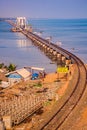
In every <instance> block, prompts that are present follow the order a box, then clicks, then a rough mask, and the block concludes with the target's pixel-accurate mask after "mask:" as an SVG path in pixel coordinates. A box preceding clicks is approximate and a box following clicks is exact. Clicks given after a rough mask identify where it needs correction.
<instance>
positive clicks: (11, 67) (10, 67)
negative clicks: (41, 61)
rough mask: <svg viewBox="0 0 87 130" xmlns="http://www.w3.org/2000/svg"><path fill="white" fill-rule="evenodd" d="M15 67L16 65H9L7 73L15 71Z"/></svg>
mask: <svg viewBox="0 0 87 130" xmlns="http://www.w3.org/2000/svg"><path fill="white" fill-rule="evenodd" d="M16 67H17V66H16V65H14V64H12V63H11V64H10V65H9V66H8V70H9V72H11V71H14V70H16Z"/></svg>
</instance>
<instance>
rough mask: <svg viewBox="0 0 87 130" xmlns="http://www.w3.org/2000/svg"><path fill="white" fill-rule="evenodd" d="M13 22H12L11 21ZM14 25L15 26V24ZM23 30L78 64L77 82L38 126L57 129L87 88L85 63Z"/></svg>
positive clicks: (36, 40)
mask: <svg viewBox="0 0 87 130" xmlns="http://www.w3.org/2000/svg"><path fill="white" fill-rule="evenodd" d="M10 24H11V23H10ZM13 26H15V25H14V24H13ZM21 32H22V33H23V34H24V35H26V36H27V37H28V38H30V39H31V40H32V41H33V42H41V43H43V45H46V46H48V47H50V48H52V49H53V50H54V51H56V52H58V53H61V54H62V55H64V56H66V57H67V58H68V59H71V61H72V63H74V64H75V65H76V72H77V77H76V79H74V80H75V82H73V84H72V89H71V91H70V93H69V94H68V96H67V97H66V98H65V100H64V101H63V102H62V103H61V105H60V106H58V107H57V106H56V107H55V108H54V111H53V113H52V114H51V115H49V117H48V118H46V119H45V120H44V121H43V122H42V123H41V124H40V125H39V126H38V127H37V128H36V130H57V129H59V128H60V127H61V126H62V124H63V123H64V122H65V121H66V119H68V117H69V116H70V114H71V113H73V110H74V109H75V107H76V106H77V104H78V103H79V101H80V100H81V97H82V96H83V93H84V91H85V89H86V80H87V73H86V68H85V65H84V63H83V62H82V61H81V60H80V59H79V58H78V57H77V56H75V55H74V54H72V53H70V52H68V51H67V50H64V49H63V48H61V47H59V46H57V45H55V44H53V43H50V44H49V42H48V41H47V40H45V39H43V38H41V37H39V36H37V35H35V34H33V33H31V32H27V31H26V30H21Z"/></svg>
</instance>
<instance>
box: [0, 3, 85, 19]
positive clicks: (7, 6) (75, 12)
mask: <svg viewBox="0 0 87 130" xmlns="http://www.w3.org/2000/svg"><path fill="white" fill-rule="evenodd" d="M17 16H25V17H30V18H87V0H0V17H17Z"/></svg>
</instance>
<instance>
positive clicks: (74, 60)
mask: <svg viewBox="0 0 87 130" xmlns="http://www.w3.org/2000/svg"><path fill="white" fill-rule="evenodd" d="M4 21H5V22H8V23H9V24H10V25H12V27H13V28H12V31H13V32H19V33H22V34H24V35H25V36H26V37H27V38H29V39H30V40H31V41H32V44H34V45H35V46H36V47H38V48H39V49H40V50H41V51H43V52H44V53H45V54H46V55H47V56H48V57H49V58H51V59H52V60H53V61H55V62H56V63H62V64H63V65H65V66H68V67H69V65H71V64H74V66H75V74H74V75H72V79H71V81H70V87H69V88H68V91H67V92H66V94H65V95H64V96H63V97H62V98H61V100H60V102H59V101H57V102H56V105H55V107H54V110H53V111H52V112H51V113H50V114H49V115H48V116H47V117H46V119H45V120H42V121H41V122H40V123H39V125H37V126H36V128H32V130H57V129H59V130H66V129H65V128H64V127H63V125H64V124H65V123H66V122H68V121H69V120H70V117H71V116H72V117H73V113H74V110H75V109H77V106H78V104H79V103H80V102H81V100H82V98H83V95H84V92H85V90H86V81H87V72H86V67H85V65H84V63H83V62H82V61H81V59H79V58H78V57H77V56H75V55H74V54H72V53H70V52H68V51H67V50H65V49H63V48H61V47H60V46H58V45H56V44H54V43H52V42H50V41H49V40H46V39H43V38H42V37H40V36H38V35H37V34H34V33H33V30H32V27H29V26H27V25H26V18H25V17H17V19H16V22H14V21H13V20H7V19H5V20H4ZM25 95H26V96H20V97H19V98H18V97H13V99H12V100H10V101H7V100H4V101H3V100H1V101H0V117H1V122H0V128H1V129H0V130H4V127H3V125H4V124H3V122H2V119H3V120H4V122H5V123H7V129H11V128H12V126H14V125H18V124H20V123H21V122H22V121H23V120H24V119H26V118H27V117H29V116H31V115H33V114H34V113H35V112H36V111H37V110H38V109H40V108H42V107H43V102H45V99H44V97H41V96H39V97H35V96H33V95H32V97H30V96H29V94H28V91H27V93H26V94H25ZM31 98H32V99H33V101H32V102H31ZM19 129H20V128H19ZM19 129H18V130H19ZM20 130H24V129H23V128H22V129H20ZM67 130H70V129H67Z"/></svg>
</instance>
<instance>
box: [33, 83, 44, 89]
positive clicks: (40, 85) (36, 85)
mask: <svg viewBox="0 0 87 130" xmlns="http://www.w3.org/2000/svg"><path fill="white" fill-rule="evenodd" d="M33 86H34V87H36V88H41V87H42V83H41V82H38V83H36V84H34V85H33Z"/></svg>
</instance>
